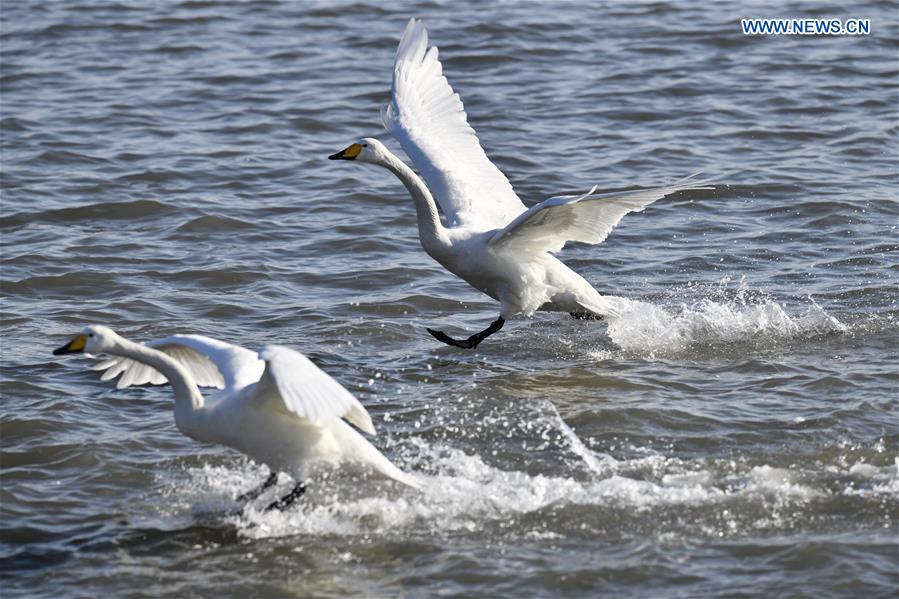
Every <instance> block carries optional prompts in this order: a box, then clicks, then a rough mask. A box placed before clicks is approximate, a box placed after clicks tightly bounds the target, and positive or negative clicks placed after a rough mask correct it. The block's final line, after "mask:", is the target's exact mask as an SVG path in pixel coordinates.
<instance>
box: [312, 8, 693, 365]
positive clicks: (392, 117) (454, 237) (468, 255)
mask: <svg viewBox="0 0 899 599" xmlns="http://www.w3.org/2000/svg"><path fill="white" fill-rule="evenodd" d="M382 119H383V121H384V126H385V127H386V128H387V130H388V131H389V132H390V133H391V134H392V135H393V137H394V138H396V140H397V141H399V142H400V145H401V146H402V147H403V150H405V152H406V154H408V156H409V158H411V159H412V162H413V163H414V164H415V166H416V168H418V172H419V173H420V174H421V177H419V176H418V175H416V174H415V173H414V172H413V171H412V169H410V168H409V167H408V166H406V164H405V163H404V162H403V161H402V160H400V159H399V158H397V157H396V156H395V155H394V154H392V153H391V152H390V151H389V150H388V149H387V148H386V147H385V146H384V144H382V143H381V142H379V141H378V140H376V139H372V138H365V139H362V140H359V141H358V142H356V143H354V144H352V145H350V146H349V147H348V148H346V149H345V150H343V151H341V152H338V153H336V154H333V155H331V156H329V158H330V159H331V160H354V161H357V162H368V163H371V164H377V165H379V166H383V167H384V168H386V169H388V170H389V171H391V172H392V173H393V174H395V175H396V176H397V177H398V178H399V179H400V181H402V182H403V184H404V185H405V186H406V189H407V190H408V191H409V193H410V194H411V196H412V199H413V201H414V202H415V210H416V213H417V216H418V235H419V239H420V240H421V245H422V247H424V249H425V251H426V252H427V253H428V255H430V256H431V257H432V258H434V259H435V260H436V261H437V262H439V263H440V264H441V265H443V266H444V267H445V268H446V269H447V270H449V271H450V272H452V273H453V274H455V275H457V276H459V277H460V278H462V279H464V280H465V281H466V282H468V283H469V284H470V285H472V286H473V287H474V288H475V289H478V290H480V291H483V292H484V293H486V294H487V295H489V296H490V297H492V298H493V299H495V300H498V301H499V302H500V304H501V308H500V316H499V318H497V319H496V321H494V322H493V323H492V324H491V325H490V326H489V327H487V328H486V329H485V330H483V331H481V332H479V333H475V334H474V335H472V336H471V337H469V338H468V339H453V338H452V337H450V336H449V335H447V334H445V333H443V332H442V331H434V330H432V329H428V332H430V333H431V334H432V335H433V336H434V337H436V338H437V339H438V340H440V341H442V342H444V343H447V344H449V345H454V346H456V347H462V348H474V347H477V345H478V344H479V343H480V342H481V341H483V340H484V339H485V338H486V337H488V336H490V335H492V334H493V333H495V332H496V331H498V330H500V329H501V328H502V326H503V324H504V323H505V321H506V319H508V318H511V317H515V316H524V317H530V316H532V315H533V314H534V312H535V311H537V310H552V311H562V312H570V313H572V315H573V316H575V315H579V316H591V315H592V316H595V317H602V316H615V315H616V314H617V313H618V311H617V310H616V305H618V304H619V303H620V300H619V301H616V299H617V298H614V297H604V296H602V295H600V294H599V292H597V291H596V290H595V289H594V288H593V287H592V286H591V285H590V284H589V283H588V282H587V281H585V280H584V279H583V278H582V277H581V276H580V275H578V274H577V273H576V272H574V271H573V270H571V269H570V268H568V267H567V266H565V265H564V264H563V263H562V262H560V261H559V260H558V259H557V258H555V257H554V256H552V255H551V253H550V252H557V251H559V250H561V249H562V247H563V246H564V245H565V244H566V243H567V242H569V241H580V242H583V243H591V244H596V243H601V242H602V241H603V240H605V238H606V237H607V236H608V235H609V232H611V230H612V228H613V227H615V225H617V224H618V221H620V220H621V217H623V216H624V215H625V214H627V213H628V212H638V211H640V210H643V208H644V207H646V206H647V205H648V204H651V203H652V202H654V201H655V200H658V199H660V198H663V197H665V196H666V195H669V194H672V193H675V192H678V191H683V190H688V189H709V188H708V187H706V186H704V185H703V184H702V183H699V182H696V181H693V180H691V178H690V177H687V178H685V179H682V180H680V181H678V182H675V183H672V184H671V185H667V186H664V187H657V188H653V189H643V190H637V191H632V192H627V193H620V194H614V195H606V196H599V195H594V194H593V192H594V191H595V190H596V188H595V187H594V188H593V189H591V190H590V191H589V192H587V193H585V194H583V195H576V196H560V197H554V198H550V199H548V200H546V201H544V202H541V203H539V204H537V205H535V206H532V207H531V208H525V206H524V204H522V203H521V200H520V199H519V198H518V196H517V195H516V194H515V192H514V191H513V190H512V185H511V184H510V183H509V180H508V179H506V177H505V175H503V173H502V172H500V170H499V169H498V168H497V167H496V166H495V165H494V164H493V163H492V162H490V160H489V159H488V158H487V155H486V154H485V153H484V150H483V149H482V148H481V145H480V143H479V142H478V137H477V135H476V134H475V132H474V129H472V128H471V126H469V124H468V121H467V120H466V116H465V111H464V109H463V107H462V101H461V100H460V99H459V95H458V94H456V93H455V92H453V89H452V87H450V84H449V82H448V81H447V80H446V77H444V76H443V68H442V66H441V64H440V61H439V60H438V58H437V48H436V47H431V48H428V32H427V30H426V29H425V27H424V25H422V23H421V22H420V21H417V20H415V19H411V20H410V21H409V24H408V25H407V26H406V30H405V31H404V32H403V37H402V39H401V40H400V45H399V48H398V49H397V51H396V59H395V61H394V66H393V98H392V100H391V102H390V105H389V106H388V107H387V109H386V110H385V111H384V112H383V115H382ZM422 178H423V179H424V181H422ZM435 198H436V200H437V203H439V204H440V208H441V209H442V210H443V214H444V217H445V222H446V224H444V223H443V222H441V219H440V215H439V214H438V212H437V204H435V201H434V200H435Z"/></svg>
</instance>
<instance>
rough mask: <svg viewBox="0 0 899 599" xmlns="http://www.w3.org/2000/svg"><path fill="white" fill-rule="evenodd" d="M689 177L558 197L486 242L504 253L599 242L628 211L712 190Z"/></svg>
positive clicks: (552, 249) (547, 250)
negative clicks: (629, 188) (675, 195)
mask: <svg viewBox="0 0 899 599" xmlns="http://www.w3.org/2000/svg"><path fill="white" fill-rule="evenodd" d="M695 176H696V175H690V176H689V177H686V178H684V179H681V180H680V181H676V182H675V183H672V184H670V185H666V186H664V187H654V188H650V189H640V190H637V191H630V192H627V193H616V194H603V195H594V194H593V192H594V191H595V190H596V188H595V187H594V188H593V189H591V190H590V191H588V192H587V193H585V194H583V195H577V196H559V197H554V198H550V199H548V200H545V201H543V202H541V203H539V204H537V205H536V206H531V208H530V209H528V211H527V212H525V213H524V214H521V215H520V216H518V217H517V218H516V219H515V220H513V221H512V222H511V223H509V224H508V225H507V226H506V227H505V228H503V229H501V230H499V231H497V232H496V234H495V235H494V236H493V237H492V238H491V239H490V241H489V242H488V243H487V245H488V246H490V247H493V248H496V249H499V248H503V249H505V250H511V249H515V250H520V251H527V252H540V251H544V252H557V251H559V250H561V249H562V247H563V246H564V245H565V244H566V243H567V242H569V241H580V242H582V243H591V244H596V243H602V242H603V241H605V239H606V237H608V236H609V233H611V231H612V229H614V228H615V225H617V224H618V222H619V221H620V220H621V219H622V217H623V216H624V215H625V214H627V213H629V212H640V211H642V210H643V209H644V208H645V207H646V206H648V205H649V204H652V203H653V202H655V201H656V200H658V199H661V198H664V197H665V196H667V195H671V194H673V193H675V192H678V191H684V190H688V189H714V188H713V187H711V186H709V185H708V183H707V182H700V181H695V180H694V179H693V177H695Z"/></svg>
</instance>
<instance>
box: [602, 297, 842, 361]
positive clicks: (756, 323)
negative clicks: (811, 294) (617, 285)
mask: <svg viewBox="0 0 899 599" xmlns="http://www.w3.org/2000/svg"><path fill="white" fill-rule="evenodd" d="M727 283H728V280H725V281H723V282H722V285H724V286H726V285H727ZM716 295H721V293H720V290H719V293H718V294H716ZM749 296H750V294H749V292H748V289H747V288H746V286H745V281H741V284H740V287H739V288H738V289H737V291H736V295H735V297H733V298H732V299H729V300H722V301H716V300H713V299H709V298H703V299H700V300H698V301H696V302H694V303H692V304H681V305H680V307H679V308H677V309H670V308H669V309H666V308H662V307H660V306H657V305H655V304H651V303H648V302H642V301H636V300H630V299H626V298H615V299H616V301H617V302H618V310H619V312H620V315H619V316H618V317H614V318H609V319H608V321H609V322H608V335H609V337H610V338H611V339H612V341H613V342H615V344H616V345H618V346H619V347H620V348H621V349H624V350H626V351H629V352H634V353H639V354H649V355H667V354H675V353H681V352H687V351H695V350H700V349H703V348H718V347H721V346H727V345H734V344H739V345H745V344H749V345H758V344H763V345H770V344H771V343H782V342H786V341H790V340H793V339H802V338H808V337H814V336H817V335H825V334H830V333H844V332H846V331H847V330H848V327H847V326H846V325H845V324H843V323H842V322H840V321H839V320H838V319H836V318H835V317H833V316H831V315H829V314H828V313H827V312H826V311H825V310H824V309H823V308H822V307H821V306H819V305H818V304H816V303H815V302H814V300H812V299H811V298H809V302H810V304H809V306H808V308H807V309H806V310H805V312H804V313H802V314H799V315H794V314H790V313H789V312H788V311H787V310H786V309H785V308H784V307H783V306H782V305H781V304H780V303H778V302H776V301H774V300H773V299H770V298H761V299H758V298H755V299H752V298H750V297H749Z"/></svg>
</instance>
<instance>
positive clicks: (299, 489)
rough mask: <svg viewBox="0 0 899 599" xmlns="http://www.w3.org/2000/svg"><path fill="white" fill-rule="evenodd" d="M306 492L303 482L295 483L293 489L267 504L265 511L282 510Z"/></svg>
mask: <svg viewBox="0 0 899 599" xmlns="http://www.w3.org/2000/svg"><path fill="white" fill-rule="evenodd" d="M305 492H306V485H305V484H303V483H297V484H296V486H295V487H294V488H293V490H292V491H291V492H290V493H288V494H287V495H285V496H284V497H282V498H281V499H279V500H278V501H273V502H271V503H270V504H268V507H266V508H265V511H267V512H270V511H272V510H278V511H279V512H283V511H284V510H285V509H287V508H288V507H290V506H291V505H293V503H294V502H295V501H296V500H297V499H299V498H300V496H302V495H303V493H305Z"/></svg>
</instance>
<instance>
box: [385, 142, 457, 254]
mask: <svg viewBox="0 0 899 599" xmlns="http://www.w3.org/2000/svg"><path fill="white" fill-rule="evenodd" d="M383 166H384V167H385V168H387V170H389V171H390V172H392V173H393V174H394V175H396V176H397V178H398V179H399V180H400V181H402V182H403V185H405V186H406V189H407V190H408V191H409V195H411V196H412V200H413V202H414V203H415V212H416V215H417V217H418V237H419V239H420V240H421V243H422V245H423V246H425V250H427V251H429V252H430V249H431V247H433V244H434V243H437V244H440V245H448V243H449V241H448V237H447V234H446V229H445V228H444V226H443V223H441V222H440V213H439V212H438V211H437V203H436V202H434V196H432V195H431V191H430V190H429V189H428V187H427V186H426V185H425V183H424V181H422V180H421V177H419V176H418V175H417V174H415V172H414V171H413V170H412V169H411V168H409V167H408V166H406V163H405V162H403V161H402V160H400V159H399V158H397V157H396V156H395V155H393V154H392V153H390V152H387V157H386V159H385V161H384V162H383Z"/></svg>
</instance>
